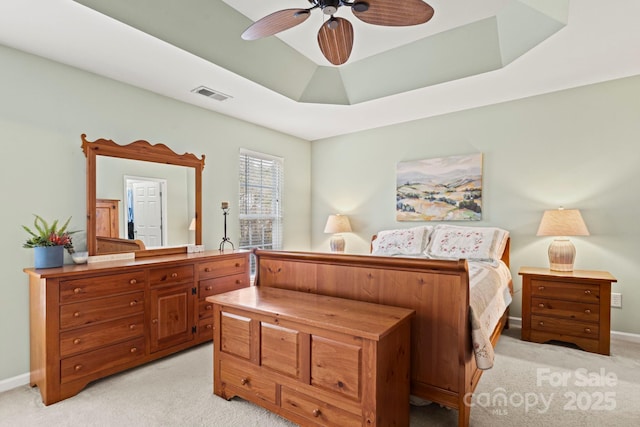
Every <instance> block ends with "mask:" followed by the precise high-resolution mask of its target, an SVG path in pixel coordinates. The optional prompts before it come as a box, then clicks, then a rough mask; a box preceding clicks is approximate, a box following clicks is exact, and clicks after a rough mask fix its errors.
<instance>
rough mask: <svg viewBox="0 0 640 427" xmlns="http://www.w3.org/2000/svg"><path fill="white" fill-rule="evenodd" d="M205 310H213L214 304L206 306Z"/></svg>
mask: <svg viewBox="0 0 640 427" xmlns="http://www.w3.org/2000/svg"><path fill="white" fill-rule="evenodd" d="M205 310H213V306H212V305H208V306H206V307H205Z"/></svg>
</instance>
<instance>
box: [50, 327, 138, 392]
mask: <svg viewBox="0 0 640 427" xmlns="http://www.w3.org/2000/svg"><path fill="white" fill-rule="evenodd" d="M144 353H145V347H144V338H138V339H136V340H131V341H127V342H123V343H120V344H114V345H110V346H108V347H103V348H100V349H98V350H94V351H91V352H88V353H83V354H80V355H78V356H73V357H69V358H66V359H62V361H61V362H60V382H61V383H62V384H64V383H68V382H71V381H74V380H77V379H79V378H82V377H84V376H87V375H91V374H95V373H96V372H100V371H103V370H106V369H110V368H112V367H114V366H118V365H122V364H124V363H128V362H131V361H133V360H135V359H139V358H143V357H144Z"/></svg>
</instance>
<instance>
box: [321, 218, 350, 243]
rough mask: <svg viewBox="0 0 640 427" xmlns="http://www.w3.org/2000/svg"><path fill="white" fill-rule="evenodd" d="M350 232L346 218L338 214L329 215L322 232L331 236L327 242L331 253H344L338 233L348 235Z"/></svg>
mask: <svg viewBox="0 0 640 427" xmlns="http://www.w3.org/2000/svg"><path fill="white" fill-rule="evenodd" d="M350 231H351V224H350V223H349V218H348V217H347V216H345V215H340V214H336V215H329V218H328V219H327V225H325V227H324V232H325V233H331V234H333V236H331V240H330V241H329V245H330V246H331V252H344V238H343V237H342V235H341V234H340V233H348V232H350Z"/></svg>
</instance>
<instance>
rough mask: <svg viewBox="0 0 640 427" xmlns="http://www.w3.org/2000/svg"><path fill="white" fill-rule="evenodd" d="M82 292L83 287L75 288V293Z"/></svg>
mask: <svg viewBox="0 0 640 427" xmlns="http://www.w3.org/2000/svg"><path fill="white" fill-rule="evenodd" d="M80 292H82V288H75V289H74V290H73V293H74V294H79V293H80Z"/></svg>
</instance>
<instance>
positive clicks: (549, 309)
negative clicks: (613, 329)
mask: <svg viewBox="0 0 640 427" xmlns="http://www.w3.org/2000/svg"><path fill="white" fill-rule="evenodd" d="M531 313H533V314H537V315H541V316H556V317H565V318H567V319H576V320H583V321H585V322H598V321H599V320H600V306H598V304H587V303H579V302H571V301H564V300H554V299H547V298H531Z"/></svg>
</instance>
